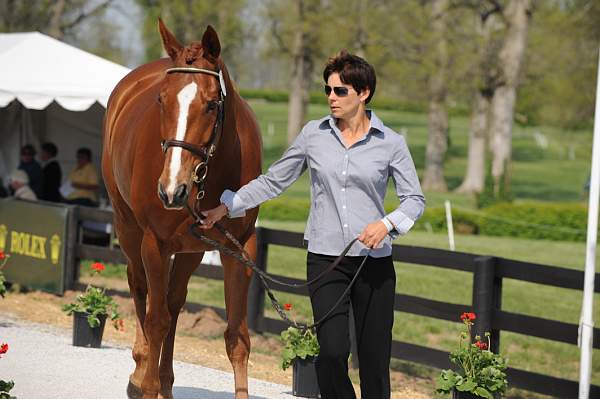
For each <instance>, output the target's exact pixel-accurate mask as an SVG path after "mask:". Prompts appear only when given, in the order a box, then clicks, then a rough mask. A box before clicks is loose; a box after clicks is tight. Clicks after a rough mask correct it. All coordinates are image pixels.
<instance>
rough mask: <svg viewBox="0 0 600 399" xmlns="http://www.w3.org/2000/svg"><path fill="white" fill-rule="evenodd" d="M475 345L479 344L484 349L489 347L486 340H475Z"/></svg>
mask: <svg viewBox="0 0 600 399" xmlns="http://www.w3.org/2000/svg"><path fill="white" fill-rule="evenodd" d="M475 346H477V347H478V348H479V349H481V350H482V351H484V350H486V349H487V347H488V346H487V344H486V343H485V342H481V341H477V342H475Z"/></svg>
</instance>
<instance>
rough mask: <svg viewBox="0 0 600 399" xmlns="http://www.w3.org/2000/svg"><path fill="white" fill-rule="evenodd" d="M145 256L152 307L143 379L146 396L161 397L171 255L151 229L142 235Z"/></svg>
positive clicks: (147, 321) (168, 321)
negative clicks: (162, 348) (160, 370)
mask: <svg viewBox="0 0 600 399" xmlns="http://www.w3.org/2000/svg"><path fill="white" fill-rule="evenodd" d="M142 260H143V262H144V269H145V271H146V281H147V282H148V310H147V312H146V317H145V319H144V336H145V337H146V342H147V344H148V355H147V358H146V372H145V374H144V378H143V380H142V391H143V393H144V394H143V399H157V398H158V392H159V390H160V380H159V373H158V361H159V358H160V352H161V347H162V343H163V341H164V339H165V337H166V336H167V333H168V331H169V326H170V325H171V316H170V314H169V308H168V306H167V288H168V282H169V265H168V256H167V255H166V254H165V253H163V251H162V250H161V247H160V243H159V242H158V239H157V238H156V236H155V235H154V233H152V232H151V231H149V230H146V231H145V232H144V238H143V239H142Z"/></svg>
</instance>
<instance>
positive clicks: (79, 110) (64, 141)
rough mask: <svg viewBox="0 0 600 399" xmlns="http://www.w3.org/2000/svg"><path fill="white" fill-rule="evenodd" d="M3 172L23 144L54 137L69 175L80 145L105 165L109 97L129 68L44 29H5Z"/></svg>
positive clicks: (0, 108)
mask: <svg viewBox="0 0 600 399" xmlns="http://www.w3.org/2000/svg"><path fill="white" fill-rule="evenodd" d="M0 65H2V67H1V70H2V73H1V74H0V178H3V180H4V183H6V175H7V174H8V173H10V171H12V170H13V169H15V168H16V167H17V165H18V164H19V150H20V147H21V146H23V145H25V144H33V145H34V146H35V147H36V148H37V149H38V152H39V149H40V144H41V143H43V142H45V141H51V142H54V143H55V144H56V146H57V147H58V157H57V159H58V161H59V163H60V164H61V166H62V170H63V180H64V179H65V178H66V177H67V176H68V174H69V172H70V170H71V169H73V167H74V166H75V152H76V151H77V149H78V148H80V147H88V148H90V149H91V150H92V161H93V163H94V164H95V165H96V167H97V168H98V169H99V163H100V162H99V161H100V153H101V150H102V144H101V131H102V120H103V118H104V112H105V108H106V103H107V101H108V97H109V96H110V93H111V92H112V90H113V88H114V87H115V85H116V84H117V83H118V82H119V80H121V79H122V78H123V77H124V76H125V75H126V74H127V73H129V69H128V68H125V67H123V66H121V65H118V64H115V63H113V62H110V61H107V60H105V59H103V58H100V57H98V56H95V55H93V54H90V53H87V52H85V51H83V50H80V49H77V48H75V47H72V46H69V45H68V44H65V43H62V42H60V41H58V40H55V39H52V38H50V37H48V36H45V35H43V34H41V33H38V32H30V33H2V34H0Z"/></svg>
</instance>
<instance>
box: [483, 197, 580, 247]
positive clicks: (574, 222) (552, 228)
mask: <svg viewBox="0 0 600 399" xmlns="http://www.w3.org/2000/svg"><path fill="white" fill-rule="evenodd" d="M484 211H485V214H486V215H487V216H488V217H486V218H483V219H482V221H481V223H480V225H479V232H480V234H483V235H489V236H508V237H519V238H531V239H538V240H539V239H543V240H560V241H585V239H586V226H587V208H586V207H585V206H584V205H582V204H550V203H540V202H524V203H519V204H496V205H493V206H490V207H488V208H485V209H484Z"/></svg>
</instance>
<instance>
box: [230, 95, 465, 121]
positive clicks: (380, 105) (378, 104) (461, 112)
mask: <svg viewBox="0 0 600 399" xmlns="http://www.w3.org/2000/svg"><path fill="white" fill-rule="evenodd" d="M239 93H240V95H241V96H242V97H243V98H245V99H247V100H248V99H260V100H265V101H269V102H284V103H285V102H288V99H289V95H288V92H287V91H285V90H275V89H240V90H239ZM309 101H310V103H311V104H327V97H325V95H324V94H323V93H322V92H320V91H311V92H310V100H309ZM369 106H370V107H372V108H373V109H376V110H377V109H379V110H392V111H405V112H416V113H426V112H427V104H425V103H419V102H409V101H400V100H396V99H393V98H389V97H377V96H376V97H375V98H374V99H373V102H372V103H369ZM470 112H471V111H470V110H469V109H468V107H465V106H459V105H457V106H454V107H452V108H450V109H449V113H450V115H451V116H466V115H469V114H470Z"/></svg>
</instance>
